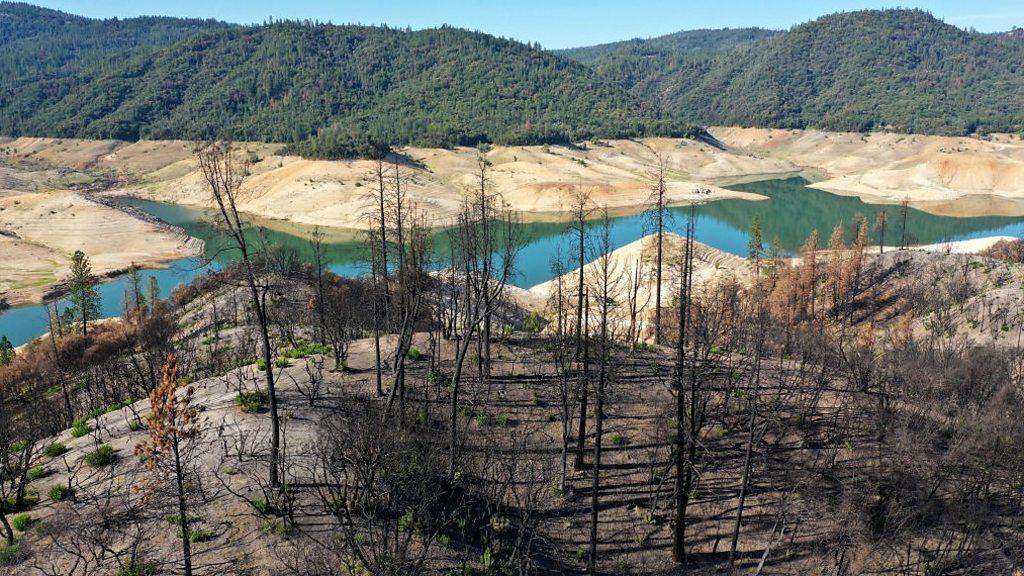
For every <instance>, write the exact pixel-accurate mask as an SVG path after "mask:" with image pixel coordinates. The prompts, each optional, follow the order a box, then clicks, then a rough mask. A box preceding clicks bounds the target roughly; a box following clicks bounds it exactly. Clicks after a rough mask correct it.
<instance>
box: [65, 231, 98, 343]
mask: <svg viewBox="0 0 1024 576" xmlns="http://www.w3.org/2000/svg"><path fill="white" fill-rule="evenodd" d="M97 283H98V281H97V280H96V277H95V276H93V274H92V266H91V265H90V264H89V257H88V256H86V255H85V253H84V252H82V251H81V250H76V251H75V253H74V255H73V256H72V257H71V277H70V278H69V279H68V292H69V295H68V299H69V300H70V301H71V313H72V317H73V318H74V319H75V320H77V321H79V322H81V323H82V336H83V337H88V336H89V321H90V320H95V319H96V318H97V317H99V314H100V295H99V294H98V293H97V292H96V284H97Z"/></svg>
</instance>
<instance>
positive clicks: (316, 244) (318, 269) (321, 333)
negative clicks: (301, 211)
mask: <svg viewBox="0 0 1024 576" xmlns="http://www.w3.org/2000/svg"><path fill="white" fill-rule="evenodd" d="M309 247H310V248H311V249H312V251H313V272H314V273H315V274H316V318H317V341H318V342H320V344H321V345H326V344H327V337H326V334H325V333H326V330H327V318H326V313H325V312H324V306H325V303H324V297H325V294H324V265H325V262H324V233H323V231H322V230H320V227H319V226H314V227H313V231H312V232H311V233H310V235H309Z"/></svg>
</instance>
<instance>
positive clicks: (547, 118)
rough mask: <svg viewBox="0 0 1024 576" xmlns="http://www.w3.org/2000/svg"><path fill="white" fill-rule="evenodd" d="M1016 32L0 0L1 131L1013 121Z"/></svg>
mask: <svg viewBox="0 0 1024 576" xmlns="http://www.w3.org/2000/svg"><path fill="white" fill-rule="evenodd" d="M1022 94H1024V42H1019V41H1015V40H1014V36H1013V34H1002V35H988V34H979V33H975V32H970V31H965V30H961V29H959V28H956V27H954V26H950V25H947V24H945V23H943V22H941V21H939V20H937V19H935V18H934V17H932V16H931V15H929V14H927V13H925V12H921V11H914V10H887V11H864V12H852V13H843V14H835V15H831V16H825V17H823V18H820V19H818V20H816V21H814V22H810V23H807V24H803V25H800V26H796V27H794V28H793V29H791V30H789V31H785V32H776V31H770V30H764V29H759V28H748V29H732V30H730V29H724V30H697V31H688V32H680V33H676V34H670V35H668V36H663V37H659V38H653V39H649V40H629V41H625V42H617V43H613V44H605V45H600V46H593V47H585V48H577V49H572V50H563V51H559V52H550V51H545V50H542V49H541V48H540V46H537V45H531V44H524V43H521V42H516V41H513V40H507V39H502V38H497V37H494V36H490V35H487V34H484V33H480V32H470V31H467V30H462V29H458V28H451V27H441V28H436V29H426V30H418V31H412V30H399V29H390V28H386V27H370V26H355V25H333V24H324V23H314V22H276V23H275V22H271V23H268V24H264V25H260V26H237V25H230V24H225V23H222V22H216V21H210V20H179V19H174V18H134V19H126V20H117V19H112V20H93V19H88V18H82V17H78V16H72V15H68V14H64V13H61V12H56V11H53V10H45V9H42V8H36V7H33V6H30V5H27V4H16V3H0V134H3V135H7V136H21V135H34V136H55V137H70V138H104V139H107V138H109V139H120V140H138V139H166V138H180V139H210V138H230V139H237V140H253V141H273V142H283V143H288V144H290V147H289V149H290V151H292V152H295V153H299V154H303V155H306V156H310V157H319V158H339V157H354V156H373V155H376V154H379V153H381V151H382V150H386V149H387V147H389V146H394V145H420V146H437V147H451V146H456V145H475V144H478V143H481V142H491V143H496V144H515V145H527V144H542V143H569V142H578V141H583V140H588V139H597V138H627V137H643V136H653V135H659V136H694V135H699V134H701V132H702V129H701V128H699V127H700V126H707V125H746V126H766V127H783V128H821V129H829V130H854V131H870V130H892V131H898V132H907V133H928V134H955V135H960V134H971V133H986V132H992V131H1009V132H1019V131H1021V130H1022V128H1024V96H1022Z"/></svg>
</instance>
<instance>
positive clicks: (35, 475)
mask: <svg viewBox="0 0 1024 576" xmlns="http://www.w3.org/2000/svg"><path fill="white" fill-rule="evenodd" d="M49 475H50V469H49V468H44V467H42V466H33V467H31V468H29V469H28V479H29V480H39V479H40V478H43V477H45V476H49Z"/></svg>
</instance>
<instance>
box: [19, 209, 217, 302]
mask: <svg viewBox="0 0 1024 576" xmlns="http://www.w3.org/2000/svg"><path fill="white" fill-rule="evenodd" d="M0 232H2V233H3V234H2V235H0V250H2V252H3V258H0V297H4V298H6V299H7V300H8V301H9V303H11V304H18V303H25V302H31V301H37V300H39V299H40V298H41V297H42V295H43V294H44V293H45V292H46V291H47V290H48V289H49V287H50V286H52V285H53V284H55V283H58V282H59V281H60V279H61V278H62V277H63V276H64V274H65V273H66V272H67V268H68V261H69V258H70V256H71V254H72V253H73V252H74V251H75V250H82V251H84V252H85V253H86V254H88V255H89V259H90V261H91V262H92V269H93V273H95V274H96V275H98V276H102V275H106V274H108V273H111V272H115V271H118V270H123V269H124V268H125V267H127V266H129V265H130V264H131V263H132V262H135V263H136V264H138V265H139V266H144V267H152V266H159V265H161V264H165V263H167V262H169V261H171V260H176V259H179V258H184V257H186V256H192V255H195V254H197V253H199V252H200V251H201V244H200V243H199V242H197V241H195V240H191V239H189V238H187V237H185V236H183V235H182V234H180V233H178V232H175V231H173V230H170V229H167V228H164V227H161V226H158V225H156V224H153V223H149V222H144V221H142V220H139V219H137V218H135V217H133V216H131V215H129V214H126V213H124V212H121V211H120V210H116V209H114V208H109V207H107V206H104V205H102V204H97V203H96V202H93V201H91V200H89V199H87V198H85V197H84V196H83V195H81V194H79V193H76V192H70V191H58V192H50V193H30V194H20V195H17V196H8V197H2V198H0Z"/></svg>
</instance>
